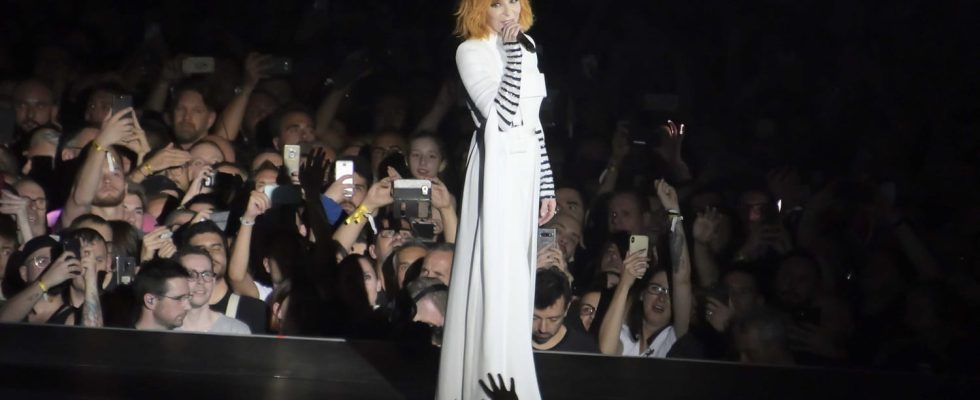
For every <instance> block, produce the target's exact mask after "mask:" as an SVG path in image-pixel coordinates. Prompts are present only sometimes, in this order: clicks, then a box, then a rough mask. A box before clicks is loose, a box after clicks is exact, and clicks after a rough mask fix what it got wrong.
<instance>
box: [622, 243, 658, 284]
mask: <svg viewBox="0 0 980 400" xmlns="http://www.w3.org/2000/svg"><path fill="white" fill-rule="evenodd" d="M648 250H649V249H648ZM644 253H646V252H645V251H642V250H637V251H635V252H632V253H629V254H627V255H626V259H625V260H623V274H622V280H621V281H620V283H622V282H627V283H629V284H632V283H633V281H635V280H637V279H640V278H642V277H643V275H644V274H646V273H647V268H650V257H647V256H646V254H644ZM651 254H654V253H651Z"/></svg>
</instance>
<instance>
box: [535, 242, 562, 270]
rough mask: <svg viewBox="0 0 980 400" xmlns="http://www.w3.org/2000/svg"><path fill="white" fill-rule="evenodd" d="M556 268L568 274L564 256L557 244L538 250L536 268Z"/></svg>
mask: <svg viewBox="0 0 980 400" xmlns="http://www.w3.org/2000/svg"><path fill="white" fill-rule="evenodd" d="M548 267H558V269H561V270H562V271H565V272H568V263H567V262H566V261H565V255H564V254H563V253H562V251H561V247H559V246H558V242H554V243H551V244H549V245H547V246H545V247H543V248H541V250H538V268H548Z"/></svg>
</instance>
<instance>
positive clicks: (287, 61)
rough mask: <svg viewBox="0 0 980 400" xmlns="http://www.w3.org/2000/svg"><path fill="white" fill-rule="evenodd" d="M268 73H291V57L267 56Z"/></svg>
mask: <svg viewBox="0 0 980 400" xmlns="http://www.w3.org/2000/svg"><path fill="white" fill-rule="evenodd" d="M268 65H269V69H267V70H266V72H268V73H269V74H270V75H289V74H291V73H293V59H292V58H289V57H269V64H268Z"/></svg>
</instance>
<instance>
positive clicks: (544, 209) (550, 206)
mask: <svg viewBox="0 0 980 400" xmlns="http://www.w3.org/2000/svg"><path fill="white" fill-rule="evenodd" d="M557 210H558V202H557V201H556V200H555V199H554V198H547V199H541V208H539V209H538V226H542V225H544V224H547V223H548V221H551V219H552V218H554V217H555V214H556V213H557V212H558V211H557Z"/></svg>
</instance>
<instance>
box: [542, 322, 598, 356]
mask: <svg viewBox="0 0 980 400" xmlns="http://www.w3.org/2000/svg"><path fill="white" fill-rule="evenodd" d="M547 351H567V352H572V353H599V345H598V344H596V342H595V339H594V338H593V337H592V336H591V335H589V334H587V333H585V332H581V331H578V330H576V329H568V328H566V329H565V337H564V338H562V339H561V342H558V344H557V345H555V347H552V348H551V349H549V350H547Z"/></svg>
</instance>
